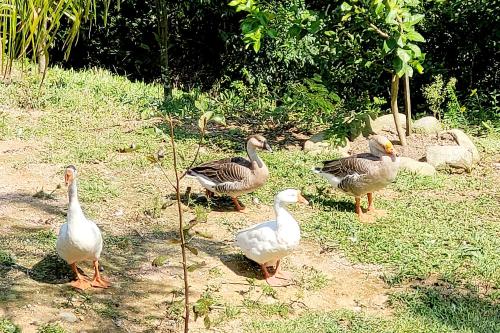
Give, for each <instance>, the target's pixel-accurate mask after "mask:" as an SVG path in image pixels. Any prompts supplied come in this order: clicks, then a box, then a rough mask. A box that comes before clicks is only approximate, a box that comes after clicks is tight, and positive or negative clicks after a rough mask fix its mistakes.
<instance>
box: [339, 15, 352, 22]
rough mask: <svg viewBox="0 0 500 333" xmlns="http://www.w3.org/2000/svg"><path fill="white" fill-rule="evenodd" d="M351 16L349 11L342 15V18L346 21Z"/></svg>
mask: <svg viewBox="0 0 500 333" xmlns="http://www.w3.org/2000/svg"><path fill="white" fill-rule="evenodd" d="M350 17H351V13H347V14H345V15H343V16H342V18H341V19H340V20H341V21H342V22H345V21H347V20H348V19H349V18H350Z"/></svg>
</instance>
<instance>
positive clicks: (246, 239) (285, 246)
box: [236, 207, 300, 266]
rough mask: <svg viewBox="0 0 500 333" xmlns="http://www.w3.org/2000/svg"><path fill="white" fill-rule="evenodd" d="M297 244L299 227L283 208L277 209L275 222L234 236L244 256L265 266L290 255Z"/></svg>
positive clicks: (259, 225)
mask: <svg viewBox="0 0 500 333" xmlns="http://www.w3.org/2000/svg"><path fill="white" fill-rule="evenodd" d="M299 242H300V228H299V225H298V223H297V221H296V220H295V219H294V218H293V217H292V215H290V213H289V212H288V211H287V210H286V209H285V208H284V207H279V208H277V218H276V221H268V222H263V223H260V224H257V225H255V226H252V227H250V228H247V229H244V230H242V231H240V232H239V233H238V234H237V235H236V245H238V246H239V247H240V248H241V250H242V251H243V253H244V254H245V256H246V257H247V258H249V259H251V260H253V261H255V262H257V263H258V264H261V265H262V264H265V265H266V266H271V265H275V263H276V261H278V260H280V259H281V258H283V257H285V256H287V255H289V254H290V253H292V252H293V250H294V249H296V248H297V246H298V245H299Z"/></svg>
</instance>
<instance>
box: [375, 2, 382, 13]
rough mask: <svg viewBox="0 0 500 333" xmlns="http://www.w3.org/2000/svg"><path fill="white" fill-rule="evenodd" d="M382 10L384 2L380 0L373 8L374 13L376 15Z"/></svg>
mask: <svg viewBox="0 0 500 333" xmlns="http://www.w3.org/2000/svg"><path fill="white" fill-rule="evenodd" d="M383 10H384V4H383V3H382V2H379V3H378V4H377V7H376V8H375V14H376V15H377V16H378V15H380V13H382V11H383Z"/></svg>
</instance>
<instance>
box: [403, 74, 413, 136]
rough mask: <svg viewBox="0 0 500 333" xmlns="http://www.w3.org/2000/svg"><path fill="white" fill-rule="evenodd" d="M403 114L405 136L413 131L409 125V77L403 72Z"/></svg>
mask: <svg viewBox="0 0 500 333" xmlns="http://www.w3.org/2000/svg"><path fill="white" fill-rule="evenodd" d="M404 93H405V114H406V136H410V135H411V133H412V132H413V129H412V127H411V98H410V78H409V77H408V75H406V74H405V87H404Z"/></svg>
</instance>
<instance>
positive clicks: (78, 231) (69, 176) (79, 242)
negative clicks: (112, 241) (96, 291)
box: [57, 165, 110, 289]
mask: <svg viewBox="0 0 500 333" xmlns="http://www.w3.org/2000/svg"><path fill="white" fill-rule="evenodd" d="M64 180H65V183H66V185H67V186H68V196H69V208H68V217H67V222H66V223H64V224H63V225H62V226H61V229H60V230H59V236H58V237H57V253H58V254H59V256H60V257H61V258H63V259H64V260H65V261H66V262H67V263H68V264H70V265H71V269H72V270H73V272H74V273H75V274H76V281H73V282H71V285H72V286H73V287H75V288H78V289H87V288H89V287H90V286H92V287H97V288H108V287H109V286H110V284H109V282H108V281H106V280H105V279H103V278H102V277H101V275H100V273H99V257H100V256H101V251H102V236H101V231H100V230H99V228H98V227H97V225H96V224H95V223H94V222H92V221H90V220H88V219H87V218H86V217H85V215H84V214H83V211H82V208H81V207H80V202H79V201H78V194H77V186H76V168H75V167H74V166H72V165H70V166H68V167H67V168H66V172H65V174H64ZM86 260H92V261H93V262H94V270H95V274H94V278H93V280H92V281H89V280H88V279H87V278H86V277H84V276H83V275H81V274H80V273H79V272H78V268H77V266H76V264H77V263H78V262H81V261H86Z"/></svg>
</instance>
